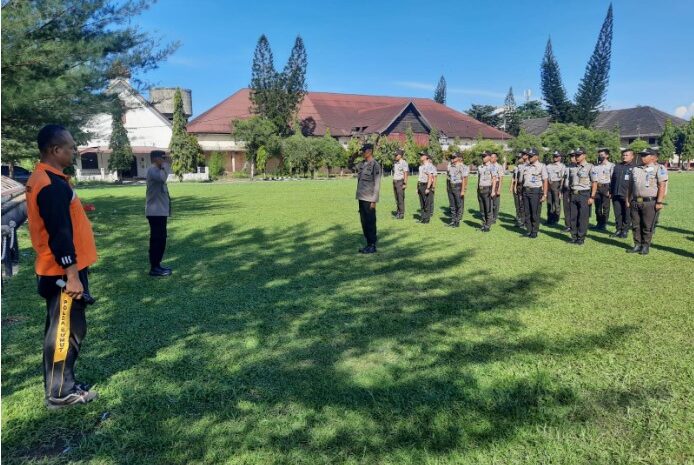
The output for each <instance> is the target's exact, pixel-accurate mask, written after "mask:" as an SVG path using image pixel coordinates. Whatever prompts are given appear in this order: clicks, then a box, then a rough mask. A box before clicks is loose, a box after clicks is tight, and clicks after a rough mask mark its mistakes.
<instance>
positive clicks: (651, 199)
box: [634, 197, 658, 203]
mask: <svg viewBox="0 0 694 465" xmlns="http://www.w3.org/2000/svg"><path fill="white" fill-rule="evenodd" d="M657 200H658V197H634V201H635V202H638V203H642V202H655V201H657Z"/></svg>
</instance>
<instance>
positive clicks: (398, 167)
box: [393, 159, 410, 181]
mask: <svg viewBox="0 0 694 465" xmlns="http://www.w3.org/2000/svg"><path fill="white" fill-rule="evenodd" d="M409 171H410V167H409V165H408V164H407V162H406V161H405V160H404V159H401V160H400V161H396V162H395V164H393V181H402V180H403V179H405V173H407V172H409Z"/></svg>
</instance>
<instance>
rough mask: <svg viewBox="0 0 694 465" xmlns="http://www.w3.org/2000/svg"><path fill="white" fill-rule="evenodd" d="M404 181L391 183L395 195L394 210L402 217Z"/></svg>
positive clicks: (403, 212) (403, 209) (399, 180)
mask: <svg viewBox="0 0 694 465" xmlns="http://www.w3.org/2000/svg"><path fill="white" fill-rule="evenodd" d="M404 185H405V181H404V180H402V179H398V180H397V181H393V192H394V193H395V209H396V210H397V213H396V214H397V215H398V216H403V215H404V214H405V188H404Z"/></svg>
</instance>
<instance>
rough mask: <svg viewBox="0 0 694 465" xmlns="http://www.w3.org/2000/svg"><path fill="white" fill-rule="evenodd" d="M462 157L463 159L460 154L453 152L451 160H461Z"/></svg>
mask: <svg viewBox="0 0 694 465" xmlns="http://www.w3.org/2000/svg"><path fill="white" fill-rule="evenodd" d="M460 157H461V155H460V152H453V153H452V154H451V160H455V159H456V158H460Z"/></svg>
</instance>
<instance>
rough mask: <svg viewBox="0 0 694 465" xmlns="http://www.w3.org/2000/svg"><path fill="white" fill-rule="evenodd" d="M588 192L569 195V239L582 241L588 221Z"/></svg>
mask: <svg viewBox="0 0 694 465" xmlns="http://www.w3.org/2000/svg"><path fill="white" fill-rule="evenodd" d="M588 199H590V190H584V191H576V192H575V193H574V192H572V193H571V208H570V213H569V223H570V226H571V237H572V238H573V239H577V240H581V241H582V240H583V239H585V237H586V232H587V231H588V219H589V218H590V210H591V209H590V205H588Z"/></svg>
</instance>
